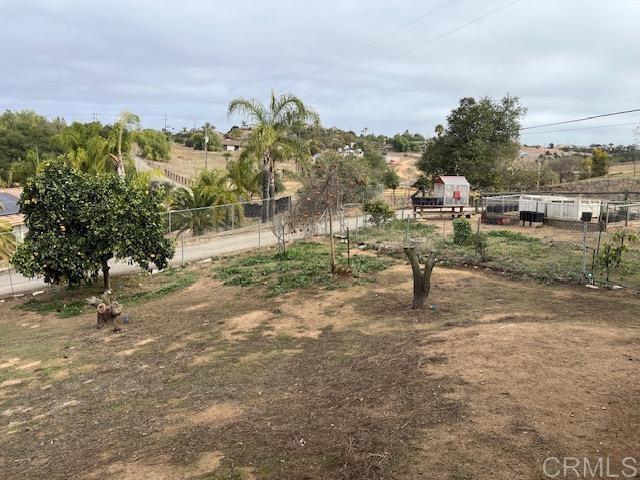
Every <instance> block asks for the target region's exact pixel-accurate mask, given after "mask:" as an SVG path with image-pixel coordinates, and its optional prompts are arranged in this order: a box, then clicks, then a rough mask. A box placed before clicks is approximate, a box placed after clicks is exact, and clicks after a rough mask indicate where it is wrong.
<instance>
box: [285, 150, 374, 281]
mask: <svg viewBox="0 0 640 480" xmlns="http://www.w3.org/2000/svg"><path fill="white" fill-rule="evenodd" d="M301 180H302V189H301V192H300V196H299V199H298V201H297V202H296V204H295V205H294V206H293V208H292V210H291V215H290V217H289V224H290V228H292V229H294V230H305V231H311V230H313V229H315V227H316V226H317V223H318V221H320V220H321V219H322V218H323V216H325V217H326V218H328V224H329V241H330V251H331V261H330V262H331V263H330V267H331V271H332V272H335V270H336V256H335V248H334V242H333V220H334V218H337V214H338V210H339V209H340V208H341V206H342V204H343V203H345V202H348V201H350V200H351V199H350V197H349V196H350V195H357V192H359V191H362V189H363V188H365V187H366V173H365V172H364V171H363V169H362V166H361V163H360V162H358V159H357V158H355V157H353V158H351V157H342V156H339V155H337V154H325V155H323V156H322V157H320V158H318V159H317V160H316V161H315V162H314V163H313V164H312V165H311V166H310V167H309V168H307V169H305V170H304V171H303V173H302V176H301Z"/></svg>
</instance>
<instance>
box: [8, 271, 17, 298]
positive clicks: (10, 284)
mask: <svg viewBox="0 0 640 480" xmlns="http://www.w3.org/2000/svg"><path fill="white" fill-rule="evenodd" d="M7 272H9V287H10V288H11V295H15V294H16V292H15V290H14V289H13V279H12V278H11V267H9V269H8V270H7Z"/></svg>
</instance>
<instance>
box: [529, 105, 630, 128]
mask: <svg viewBox="0 0 640 480" xmlns="http://www.w3.org/2000/svg"><path fill="white" fill-rule="evenodd" d="M635 112H640V108H635V109H633V110H624V111H622V112H613V113H605V114H602V115H591V116H590V117H582V118H576V119H574V120H566V121H564V122H555V123H545V124H542V125H534V126H532V127H524V128H521V129H520V130H531V129H532V128H542V127H553V126H555V125H566V124H568V123H577V122H585V121H587V120H593V119H594V118H603V117H613V116H614V115H624V114H626V113H635Z"/></svg>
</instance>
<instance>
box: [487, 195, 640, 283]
mask: <svg viewBox="0 0 640 480" xmlns="http://www.w3.org/2000/svg"><path fill="white" fill-rule="evenodd" d="M477 231H478V232H482V233H484V234H486V235H487V237H488V238H489V240H490V245H491V244H492V243H493V245H492V246H493V247H495V246H496V244H499V246H500V248H499V249H497V248H494V250H495V251H494V252H493V253H494V254H495V255H497V256H502V257H503V258H504V259H505V262H504V263H505V264H506V265H509V266H510V267H512V268H514V269H516V270H524V267H525V266H530V269H531V272H532V273H533V274H534V276H540V277H541V278H543V279H547V278H548V279H550V280H554V279H558V280H570V281H578V282H582V283H587V284H595V285H607V286H614V287H615V286H616V285H617V286H623V287H628V288H632V289H635V290H640V244H639V243H638V242H637V241H636V237H637V235H638V233H640V203H627V202H624V201H612V200H601V199H593V198H590V199H587V198H584V197H580V196H578V197H570V196H557V195H553V196H552V195H550V196H544V195H528V194H517V195H501V196H496V197H484V198H483V200H482V214H481V215H480V218H479V219H478V222H477ZM523 245H526V246H527V248H526V249H524V248H518V247H519V246H520V247H522V246H523ZM518 250H521V251H518ZM512 262H513V263H512ZM524 273H526V272H524Z"/></svg>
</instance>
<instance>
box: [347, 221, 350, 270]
mask: <svg viewBox="0 0 640 480" xmlns="http://www.w3.org/2000/svg"><path fill="white" fill-rule="evenodd" d="M347 266H348V267H349V269H351V240H350V238H349V227H347Z"/></svg>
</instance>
